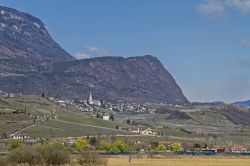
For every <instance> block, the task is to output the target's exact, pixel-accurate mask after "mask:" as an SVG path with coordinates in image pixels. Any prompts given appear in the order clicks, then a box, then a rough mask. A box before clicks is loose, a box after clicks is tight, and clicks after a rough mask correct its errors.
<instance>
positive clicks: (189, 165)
mask: <svg viewBox="0 0 250 166" xmlns="http://www.w3.org/2000/svg"><path fill="white" fill-rule="evenodd" d="M249 165H250V158H238V157H234V158H231V157H230V158H229V157H173V158H171V157H170V158H153V159H151V158H141V159H134V158H133V159H132V160H131V163H130V164H129V159H128V157H122V158H109V159H108V166H249Z"/></svg>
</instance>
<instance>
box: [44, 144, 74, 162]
mask: <svg viewBox="0 0 250 166" xmlns="http://www.w3.org/2000/svg"><path fill="white" fill-rule="evenodd" d="M42 153H43V154H42V156H43V158H44V159H45V161H46V163H47V164H49V165H61V164H66V163H69V162H70V154H69V151H68V150H67V149H66V148H65V147H64V146H63V144H62V143H60V142H57V143H54V144H52V145H51V146H49V147H46V148H45V151H42Z"/></svg>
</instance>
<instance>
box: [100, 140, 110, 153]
mask: <svg viewBox="0 0 250 166" xmlns="http://www.w3.org/2000/svg"><path fill="white" fill-rule="evenodd" d="M100 144H101V147H102V149H103V150H105V151H106V152H109V151H110V149H111V146H112V145H111V144H110V143H108V142H106V141H101V142H100Z"/></svg>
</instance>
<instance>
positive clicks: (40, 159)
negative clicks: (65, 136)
mask: <svg viewBox="0 0 250 166" xmlns="http://www.w3.org/2000/svg"><path fill="white" fill-rule="evenodd" d="M7 160H8V162H9V163H12V164H25V163H27V164H29V165H44V164H47V165H61V164H67V163H69V162H70V154H69V151H68V150H67V149H66V148H65V147H64V146H63V145H62V144H61V143H55V144H52V145H49V146H44V145H43V146H21V147H19V148H17V149H16V150H15V151H12V152H11V153H10V154H9V155H8V156H7Z"/></svg>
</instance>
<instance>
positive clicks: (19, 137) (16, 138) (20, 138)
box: [13, 134, 30, 141]
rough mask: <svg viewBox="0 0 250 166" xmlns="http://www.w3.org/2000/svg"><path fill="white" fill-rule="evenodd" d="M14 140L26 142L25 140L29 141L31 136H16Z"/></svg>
mask: <svg viewBox="0 0 250 166" xmlns="http://www.w3.org/2000/svg"><path fill="white" fill-rule="evenodd" d="M13 139H15V140H21V141H24V140H29V139H30V136H28V135H27V134H20V135H14V136H13Z"/></svg>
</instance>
